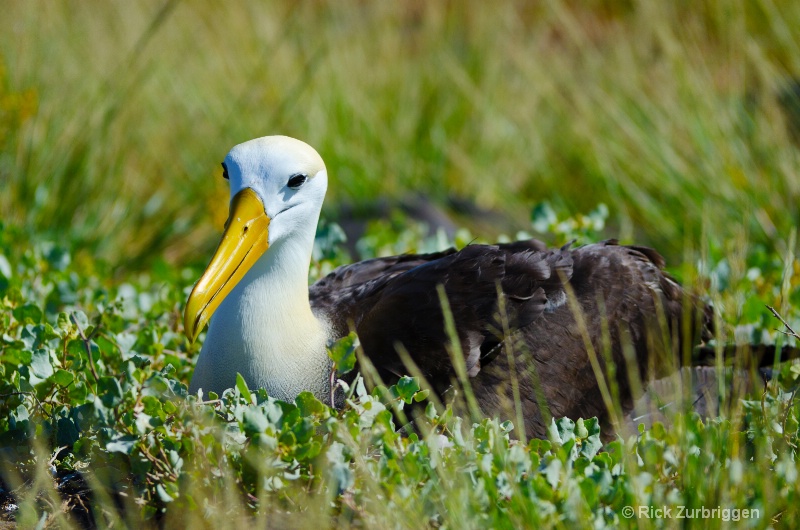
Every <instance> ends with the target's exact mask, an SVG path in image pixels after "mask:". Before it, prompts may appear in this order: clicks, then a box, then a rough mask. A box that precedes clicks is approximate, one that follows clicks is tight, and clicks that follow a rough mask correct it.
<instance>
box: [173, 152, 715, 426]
mask: <svg viewBox="0 0 800 530" xmlns="http://www.w3.org/2000/svg"><path fill="white" fill-rule="evenodd" d="M222 166H223V168H224V173H223V176H224V178H226V179H228V180H229V183H230V194H231V200H230V215H229V217H228V221H227V223H226V225H225V230H224V234H223V236H222V241H221V242H220V244H219V246H218V248H217V250H216V252H215V253H214V255H213V257H212V259H211V262H210V263H209V265H208V267H207V269H206V270H205V272H204V273H203V275H202V277H201V278H200V279H199V280H198V282H197V284H196V285H195V286H194V289H193V290H192V292H191V295H190V296H189V299H188V301H187V304H186V311H185V315H184V317H185V321H184V326H185V332H186V334H187V335H188V337H189V338H190V339H191V340H196V338H197V337H198V335H199V334H200V332H201V331H202V329H203V328H204V326H205V325H206V324H207V323H208V324H209V327H208V332H207V334H206V338H205V342H204V343H203V346H202V349H201V352H200V355H199V358H198V360H197V365H196V368H195V371H194V375H193V377H192V380H191V384H190V391H191V392H192V393H197V392H198V390H201V389H202V390H203V391H205V392H208V391H214V392H216V393H222V391H224V390H225V389H228V388H231V387H233V386H234V385H235V381H236V374H237V373H240V374H241V375H242V376H243V378H244V380H245V382H246V383H247V385H248V387H250V388H264V389H266V391H267V393H268V394H269V395H270V396H272V397H275V398H278V399H281V400H287V401H292V400H294V399H295V397H296V396H297V395H298V394H299V393H301V392H303V391H310V392H312V393H313V394H314V395H315V396H316V397H317V398H319V399H320V400H322V401H323V402H332V401H331V392H332V390H331V380H332V378H331V377H330V376H331V369H332V365H331V360H330V359H329V357H328V354H327V350H326V348H327V347H328V346H329V345H330V344H331V343H333V342H334V341H336V340H337V339H340V338H341V337H344V336H346V335H347V334H348V333H349V332H350V331H351V330H354V331H356V333H357V335H358V337H359V340H360V343H361V348H362V353H361V358H360V362H361V363H362V365H363V364H366V363H365V362H364V361H365V359H368V361H369V364H370V365H371V367H372V368H374V372H376V373H377V375H378V376H380V380H382V381H383V382H385V383H386V384H392V383H394V382H396V381H397V380H398V379H399V378H400V377H401V376H403V375H405V374H407V373H409V368H410V367H409V363H411V364H413V369H414V371H415V373H416V374H418V375H421V376H422V379H423V381H425V382H426V384H427V385H429V387H431V389H432V390H433V391H434V392H436V393H437V394H438V395H439V396H443V395H445V394H447V392H448V389H451V388H453V387H454V385H458V383H459V369H460V370H461V378H462V379H463V378H466V379H468V383H469V386H470V387H471V392H472V394H473V395H474V399H475V402H476V403H477V405H478V406H479V407H480V410H481V412H483V413H484V414H487V415H498V416H501V417H502V416H505V417H507V418H508V419H513V418H521V419H522V420H523V422H524V430H525V433H526V434H527V436H537V437H542V436H544V435H545V434H546V429H547V424H546V423H547V422H546V418H548V417H549V415H552V416H555V417H561V416H567V417H571V418H577V417H584V418H588V417H593V416H597V417H600V418H601V420H602V419H604V418H605V419H607V418H608V410H607V407H606V405H605V402H604V399H603V388H602V387H603V382H602V381H601V380H602V378H599V377H597V376H598V371H597V369H598V366H601V369H603V370H605V368H604V367H605V366H606V364H607V361H608V360H610V361H613V364H614V365H615V367H616V382H617V385H618V392H619V401H620V402H621V404H622V406H623V408H626V409H629V408H630V407H631V406H632V404H633V400H634V398H635V396H634V395H633V392H632V389H631V384H630V381H632V380H636V379H638V380H646V379H647V378H648V377H652V376H653V375H656V376H657V375H660V374H659V369H660V368H661V367H663V366H666V365H671V366H673V367H675V366H677V365H679V364H680V363H681V362H682V360H683V359H684V357H685V356H684V355H681V354H680V353H679V352H680V346H681V345H684V339H686V341H687V342H690V343H696V342H698V341H700V340H702V339H703V337H706V338H707V337H709V336H710V330H711V309H710V307H708V306H707V305H705V304H704V303H701V302H699V301H698V300H697V299H696V298H695V297H694V296H691V295H689V294H688V293H687V292H686V291H685V290H684V289H683V288H682V287H681V286H680V285H679V284H678V283H676V282H675V281H674V280H673V279H672V278H670V276H669V275H667V274H666V273H665V272H664V270H663V267H664V261H663V259H662V257H661V256H660V255H659V254H658V253H657V252H655V251H654V250H652V249H649V248H645V247H640V246H626V245H620V244H618V243H617V242H615V241H613V240H611V241H605V242H602V243H598V244H591V245H586V246H583V247H579V248H573V247H572V246H570V245H568V246H565V247H562V248H548V247H547V246H545V245H544V244H542V243H541V242H539V241H536V240H527V241H517V242H514V243H508V244H497V245H478V244H472V245H468V246H466V247H465V248H463V249H461V250H455V249H450V250H446V251H443V252H436V253H430V254H407V255H401V256H394V257H389V258H377V259H371V260H367V261H362V262H359V263H354V264H351V265H345V266H342V267H339V268H337V269H336V270H334V271H333V272H331V273H330V274H329V275H327V276H326V277H324V278H322V279H320V280H319V281H318V282H316V283H314V284H313V285H311V286H309V285H308V270H309V266H310V261H311V254H312V248H313V245H314V237H315V233H316V227H317V222H318V220H319V216H320V210H321V208H322V203H323V200H324V197H325V192H326V190H327V186H328V174H327V170H326V167H325V163H324V162H323V160H322V158H321V157H320V155H319V154H318V153H317V152H316V151H315V150H314V149H313V148H312V147H311V146H309V145H308V144H306V143H304V142H302V141H300V140H296V139H293V138H289V137H286V136H267V137H263V138H258V139H255V140H250V141H248V142H245V143H242V144H240V145H237V146H235V147H234V148H233V149H231V151H230V152H229V153H228V155H227V156H226V157H225V160H224V162H223V163H222ZM442 295H443V296H442ZM444 300H446V302H447V304H446V306H447V307H449V310H450V313H449V314H450V315H452V323H453V327H454V330H455V336H454V335H453V333H452V332H451V333H448V331H447V330H446V316H447V313H446V311H445V309H443V307H445V304H443V301H444ZM687 315H688V318H686V319H684V317H685V316H687ZM451 337H453V338H454V339H457V342H458V344H454V343H455V342H456V340H452V341H451ZM454 346H457V347H454ZM454 352H456V353H460V355H461V357H460V358H458V359H456V358H454V357H453V355H454ZM667 358H671V359H677V361H678V362H677V365H676V363H668V362H665V359H667ZM458 363H463V364H458ZM634 372H636V373H635V374H634ZM631 376H635V377H631ZM606 395H607V393H606ZM542 408H547V409H548V412H547V413H545V412H544V411H543V410H542Z"/></svg>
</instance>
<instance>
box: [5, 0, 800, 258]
mask: <svg viewBox="0 0 800 530" xmlns="http://www.w3.org/2000/svg"><path fill="white" fill-rule="evenodd" d="M4 7H5V12H4V15H5V16H3V17H2V20H0V29H2V31H0V182H2V183H3V193H2V194H0V209H2V212H3V218H4V219H6V220H13V221H14V222H15V223H18V224H23V223H24V224H30V225H31V226H35V227H37V229H38V230H40V231H45V230H50V231H52V232H53V233H58V234H61V237H67V238H69V239H73V240H75V241H77V242H78V243H79V245H80V247H81V248H83V249H84V252H87V253H88V254H89V255H90V256H96V255H102V256H104V257H106V258H107V259H110V260H111V261H112V262H113V263H112V264H113V265H114V266H121V267H126V268H129V269H133V270H137V269H139V268H142V267H143V266H144V265H146V266H148V267H149V265H150V264H151V260H153V259H154V257H155V256H159V255H162V254H163V253H167V254H168V255H169V259H170V261H172V262H173V263H185V262H186V261H187V260H188V259H204V258H205V256H207V255H208V254H209V253H210V251H211V249H212V248H213V245H214V244H215V243H216V241H215V238H214V236H213V234H215V233H216V232H218V230H219V228H220V227H221V226H222V223H223V222H224V220H225V216H226V213H227V211H226V205H227V201H226V200H225V196H226V193H227V188H226V184H225V182H224V181H223V179H222V178H221V168H220V167H219V162H220V161H221V159H222V158H223V157H224V155H225V153H226V152H227V150H228V149H229V148H230V147H231V146H233V145H235V144H237V143H239V142H242V141H245V140H247V139H250V138H254V137H258V136H263V135H266V134H289V135H292V136H296V137H298V138H301V139H304V140H306V141H308V142H309V143H311V144H312V145H314V146H315V147H317V148H318V150H319V151H320V153H321V154H322V156H323V157H324V159H325V161H326V164H327V167H328V171H329V176H330V182H331V185H330V188H331V189H330V204H329V206H328V207H329V208H330V210H329V212H333V211H336V207H335V204H336V202H338V201H340V200H347V202H349V203H351V204H353V203H354V204H355V205H356V206H359V205H361V206H362V207H367V206H368V205H369V204H372V203H373V202H374V201H377V200H379V199H382V198H387V197H389V198H392V199H394V198H398V197H401V198H402V197H403V196H408V195H410V194H422V195H424V196H426V197H428V198H430V199H432V201H433V202H435V203H437V204H440V205H441V204H444V203H445V202H446V201H447V200H448V199H451V198H455V199H457V200H460V201H462V202H464V201H468V202H474V203H475V204H476V205H477V206H479V207H480V208H484V209H487V210H490V211H493V212H495V213H497V212H499V213H500V216H501V217H503V218H502V219H501V220H499V221H498V220H495V221H491V222H490V221H487V219H488V218H489V217H490V216H484V215H474V214H469V213H465V214H463V215H462V216H461V217H460V218H459V219H458V224H460V225H465V226H468V227H469V228H470V229H471V230H472V231H473V232H475V233H476V234H478V235H482V236H484V237H487V238H490V239H494V237H495V236H496V235H497V234H498V233H500V232H506V233H513V232H514V231H516V230H518V229H519V228H520V226H519V223H520V219H523V218H524V216H525V215H526V212H527V211H528V210H529V208H530V205H531V204H536V203H539V202H541V201H549V203H550V204H551V206H552V208H553V210H554V211H555V212H556V213H557V214H558V215H559V216H561V217H563V216H564V212H575V211H581V212H585V211H589V210H590V209H591V208H594V207H595V206H596V205H597V204H598V203H604V204H607V205H608V207H609V211H610V212H611V214H610V216H609V219H608V225H609V226H610V227H611V233H610V234H609V235H610V236H611V237H618V238H619V239H621V240H623V241H631V240H634V238H635V240H636V241H637V242H640V243H646V244H647V243H649V244H652V245H653V246H656V247H657V248H659V249H661V250H662V252H665V253H666V254H667V255H669V256H670V257H672V258H674V259H673V260H672V261H677V258H679V257H680V256H681V252H682V251H683V250H684V245H685V241H686V239H690V240H697V239H698V238H699V237H700V236H701V234H703V233H704V232H705V233H708V234H709V235H710V236H712V237H713V239H716V240H727V239H729V238H730V237H731V236H733V235H735V234H736V232H737V231H738V230H740V229H742V228H744V229H745V230H747V232H748V233H749V235H750V238H751V239H753V240H754V241H756V242H760V243H763V244H765V245H768V246H772V245H773V244H774V242H775V239H776V238H779V237H781V236H785V235H786V234H787V232H788V231H789V230H790V229H791V228H792V227H793V226H796V225H797V221H798V212H797V209H796V207H795V205H796V204H798V202H800V200H799V199H800V187H798V186H797V181H798V179H797V170H796V168H797V167H798V158H797V157H798V154H797V153H798V151H797V149H796V147H795V146H794V144H793V143H792V142H793V140H792V137H791V135H790V134H787V129H794V130H796V129H797V124H796V119H797V118H796V115H797V113H796V112H794V113H792V112H790V111H788V110H784V109H790V108H795V107H796V105H795V106H794V107H793V106H792V101H791V100H790V99H787V96H786V95H785V94H783V95H782V94H781V92H782V91H784V89H785V87H786V85H787V82H788V80H790V79H791V78H792V77H797V76H798V75H799V74H800V66H798V60H797V57H798V54H797V50H798V49H800V37H799V36H798V35H799V34H798V31H797V29H796V28H800V9H799V8H798V7H797V3H796V2H791V1H783V2H740V3H736V4H732V5H729V4H728V3H724V4H716V3H713V2H712V3H708V2H685V1H679V2H622V3H613V2H606V1H603V2H567V1H553V2H536V3H534V4H531V3H530V2H525V1H521V0H519V1H514V2H504V3H503V4H502V5H495V4H494V3H487V2H483V1H480V0H469V1H467V2H466V3H465V2H458V3H456V4H448V3H440V2H423V3H421V4H419V5H417V4H414V5H408V4H407V3H405V2H397V3H392V2H369V3H366V4H365V3H364V2H358V1H354V0H349V1H345V2H336V3H332V4H323V5H317V4H308V5H303V6H298V7H297V9H289V8H288V7H287V6H286V5H284V4H282V3H280V2H275V3H271V2H267V3H264V2H257V1H250V2H237V3H234V4H231V5H227V4H226V5H225V6H217V5H212V4H208V3H207V2H203V1H201V2H199V3H192V2H154V3H151V2H122V3H108V2H101V3H99V5H95V3H86V4H82V5H77V6H75V5H71V4H66V3H59V4H58V5H56V6H48V8H47V9H42V8H41V5H40V2H37V1H35V0H34V1H18V2H9V3H7V5H6V6H4ZM120 21H124V22H125V23H124V28H122V26H121V22H120ZM231 35H236V36H237V38H235V39H232V38H230V36H231ZM309 35H313V38H309V37H308V36H309ZM187 50H192V51H191V54H188V55H190V57H188V58H187ZM45 63H46V64H48V65H50V67H49V68H41V67H40V66H41V65H42V64H45ZM782 101H786V104H785V105H783V106H782V105H781V102H782ZM165 117H168V119H166V121H165ZM793 120H794V121H793ZM167 122H168V123H167ZM76 183H80V185H76ZM451 213H456V214H457V213H458V208H452V209H451ZM67 226H69V227H70V230H69V233H68V234H65V233H64V227H67ZM120 256H124V258H120Z"/></svg>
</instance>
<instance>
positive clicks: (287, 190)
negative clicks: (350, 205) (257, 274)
mask: <svg viewBox="0 0 800 530" xmlns="http://www.w3.org/2000/svg"><path fill="white" fill-rule="evenodd" d="M222 167H223V169H224V173H223V176H224V177H225V178H226V179H228V180H229V182H230V189H231V202H230V214H229V215H228V221H227V222H226V223H225V232H224V233H223V235H222V241H221V242H220V244H219V246H218V247H217V250H216V252H215V253H214V256H213V257H212V258H211V262H210V263H209V264H208V267H207V268H206V270H205V272H204V273H203V275H202V276H201V277H200V280H198V282H197V284H196V285H195V286H194V289H193V290H192V293H191V295H189V300H188V301H187V302H186V310H185V313H184V329H185V332H186V335H187V336H188V337H189V339H190V340H192V341H194V340H195V339H196V338H197V335H199V334H200V331H202V329H203V327H204V326H205V324H206V323H207V322H208V321H209V319H210V318H211V315H212V314H213V313H214V311H215V310H216V309H217V307H219V304H220V303H221V302H222V301H223V300H224V299H225V297H226V296H227V295H228V293H230V291H231V290H232V289H233V288H234V287H235V286H236V284H237V283H238V282H239V281H240V280H241V279H242V278H243V277H244V275H245V274H246V273H247V271H248V270H250V268H251V267H252V266H253V265H254V264H255V263H256V262H257V261H258V259H259V258H260V257H261V256H262V255H264V253H265V252H267V251H268V249H269V248H270V247H271V246H274V245H277V244H279V243H280V242H281V241H284V240H288V239H291V238H292V236H293V235H295V234H297V233H299V232H301V231H303V230H304V229H306V230H307V227H308V225H309V223H310V222H312V220H313V222H314V224H316V219H317V216H318V215H319V211H320V209H321V207H322V201H323V199H324V197H325V191H326V189H327V180H328V178H327V171H326V169H325V163H324V162H323V161H322V158H321V157H320V156H319V154H318V153H317V152H316V151H315V150H314V148H312V147H311V146H310V145H308V144H306V143H304V142H301V141H300V140H295V139H294V138H289V137H287V136H265V137H263V138H257V139H255V140H250V141H249V142H245V143H243V144H239V145H237V146H236V147H234V148H233V149H231V150H230V152H229V153H228V156H226V157H225V161H224V162H223V163H222Z"/></svg>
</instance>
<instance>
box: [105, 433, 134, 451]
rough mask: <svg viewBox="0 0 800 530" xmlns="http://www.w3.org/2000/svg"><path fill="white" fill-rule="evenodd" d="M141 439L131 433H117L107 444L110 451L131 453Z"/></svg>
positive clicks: (107, 449)
mask: <svg viewBox="0 0 800 530" xmlns="http://www.w3.org/2000/svg"><path fill="white" fill-rule="evenodd" d="M138 440H139V439H138V438H137V437H136V436H133V435H131V434H117V435H115V436H114V437H113V438H112V439H111V441H110V442H108V443H107V444H106V451H108V452H109V453H124V454H127V455H129V454H131V451H133V448H134V447H135V446H136V442H137V441H138Z"/></svg>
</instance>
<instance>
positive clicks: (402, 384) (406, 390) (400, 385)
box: [395, 376, 419, 405]
mask: <svg viewBox="0 0 800 530" xmlns="http://www.w3.org/2000/svg"><path fill="white" fill-rule="evenodd" d="M395 388H396V392H397V397H399V398H400V399H402V400H403V401H404V402H405V403H407V404H409V405H410V404H411V402H412V401H413V400H414V394H416V393H417V392H418V391H419V382H418V381H417V380H416V378H414V377H408V376H405V377H401V378H400V380H399V381H397V384H396V385H395Z"/></svg>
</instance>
